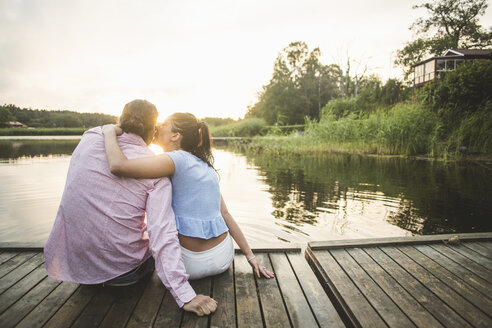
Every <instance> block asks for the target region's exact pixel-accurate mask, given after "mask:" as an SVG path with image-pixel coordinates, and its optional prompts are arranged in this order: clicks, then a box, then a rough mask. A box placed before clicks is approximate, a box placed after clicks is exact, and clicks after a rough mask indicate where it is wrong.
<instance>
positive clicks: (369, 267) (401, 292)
mask: <svg viewBox="0 0 492 328" xmlns="http://www.w3.org/2000/svg"><path fill="white" fill-rule="evenodd" d="M347 252H348V253H349V254H350V255H351V256H352V257H353V258H354V260H355V261H357V263H358V264H359V265H360V266H361V267H362V268H363V269H364V270H365V272H367V274H368V275H369V276H370V277H371V278H372V279H373V280H374V281H375V282H376V283H377V284H378V286H379V287H380V288H381V289H382V290H383V291H384V292H385V293H386V294H387V295H388V296H389V297H391V299H392V300H393V302H395V303H396V304H397V305H398V307H399V308H400V309H401V310H402V311H403V312H404V313H405V314H406V315H407V316H408V318H410V320H412V322H413V323H414V324H415V325H416V326H418V327H443V326H442V325H441V324H440V323H439V322H438V321H437V320H436V319H435V318H434V317H433V316H432V315H431V314H430V313H429V312H428V311H427V310H426V309H425V308H424V307H423V306H422V305H421V304H420V303H419V302H418V301H417V300H416V299H415V298H413V297H412V295H410V294H409V293H408V292H407V291H406V290H405V289H404V288H403V287H402V286H401V285H400V284H399V283H398V282H397V281H396V280H395V279H393V277H391V276H390V275H389V274H388V273H387V272H386V271H384V270H383V268H381V267H380V266H379V265H378V264H377V263H376V262H375V261H374V260H373V259H372V258H371V257H370V256H369V255H368V254H367V253H365V252H364V251H362V249H360V248H351V249H348V250H347Z"/></svg>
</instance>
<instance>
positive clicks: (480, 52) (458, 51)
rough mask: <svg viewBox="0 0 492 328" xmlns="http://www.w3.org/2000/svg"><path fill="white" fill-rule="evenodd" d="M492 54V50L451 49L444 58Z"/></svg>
mask: <svg viewBox="0 0 492 328" xmlns="http://www.w3.org/2000/svg"><path fill="white" fill-rule="evenodd" d="M490 54H492V49H449V50H447V51H446V52H445V53H444V56H448V55H451V56H454V55H465V56H466V55H471V56H476V55H490Z"/></svg>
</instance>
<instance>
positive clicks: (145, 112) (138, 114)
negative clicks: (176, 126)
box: [119, 99, 159, 142]
mask: <svg viewBox="0 0 492 328" xmlns="http://www.w3.org/2000/svg"><path fill="white" fill-rule="evenodd" d="M158 115H159V113H158V112H157V108H155V106H154V105H153V104H152V103H150V102H148V101H147V100H141V99H137V100H134V101H131V102H129V103H128V104H126V105H125V108H123V113H122V114H121V116H120V122H119V125H120V127H121V129H122V130H123V131H125V132H127V133H134V134H136V135H139V136H140V137H142V139H143V140H145V142H147V141H148V140H147V139H149V136H150V131H153V130H154V126H155V122H156V120H157V116H158Z"/></svg>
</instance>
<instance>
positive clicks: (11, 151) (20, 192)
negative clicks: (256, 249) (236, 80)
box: [0, 137, 492, 246]
mask: <svg viewBox="0 0 492 328" xmlns="http://www.w3.org/2000/svg"><path fill="white" fill-rule="evenodd" d="M77 143H78V140H73V139H70V138H66V137H57V139H56V140H50V139H49V138H43V139H38V138H36V139H35V140H33V139H32V138H21V139H18V140H10V139H8V138H0V186H1V188H0V241H41V242H43V241H45V240H46V238H47V237H48V234H49V232H50V229H51V226H52V224H53V221H54V218H55V215H56V211H57V208H58V204H59V201H60V199H61V195H62V192H63V187H64V184H65V178H66V174H67V171H68V165H69V162H70V154H71V153H72V151H73V149H74V148H75V147H76V145H77ZM152 149H153V150H154V151H156V152H160V149H159V148H158V147H154V146H153V147H152ZM214 154H215V159H216V167H217V169H218V170H219V173H220V178H221V179H220V185H221V189H222V193H223V195H224V199H225V200H226V203H227V205H228V207H229V210H230V211H231V213H232V214H233V216H234V217H235V218H236V220H237V221H238V222H239V224H240V226H241V227H242V229H243V231H244V233H245V235H246V236H247V238H248V240H250V242H251V243H252V244H254V245H257V246H259V245H267V244H272V243H288V242H294V243H304V242H306V241H310V240H328V239H342V238H366V237H389V236H404V235H410V234H412V233H414V234H435V233H451V232H479V231H492V220H491V219H492V215H491V213H492V183H491V182H492V181H491V180H492V171H491V170H490V169H489V168H487V167H485V166H480V165H477V164H474V163H468V164H467V163H447V164H446V163H442V162H429V161H422V160H408V159H400V158H373V157H361V156H355V155H329V156H328V155H327V156H318V157H298V156H283V157H274V156H264V155H255V154H250V153H235V152H231V151H228V150H225V149H216V150H215V152H214Z"/></svg>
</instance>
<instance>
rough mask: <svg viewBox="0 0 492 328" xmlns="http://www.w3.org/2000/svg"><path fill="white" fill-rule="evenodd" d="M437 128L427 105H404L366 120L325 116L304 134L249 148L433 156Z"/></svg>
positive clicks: (258, 142) (262, 141)
mask: <svg viewBox="0 0 492 328" xmlns="http://www.w3.org/2000/svg"><path fill="white" fill-rule="evenodd" d="M438 127H439V125H438V123H437V119H436V115H435V114H434V113H432V112H431V111H429V110H427V109H426V108H425V107H424V106H422V105H420V104H417V103H403V104H398V105H396V106H395V107H393V108H392V109H391V110H389V111H384V110H380V111H378V112H376V113H374V114H372V115H370V116H369V117H368V118H366V119H357V118H356V117H355V116H354V115H349V116H347V117H344V118H341V119H338V120H337V119H336V117H335V115H326V116H324V117H323V119H322V120H321V122H320V123H316V122H308V123H307V126H306V132H305V133H304V135H290V136H287V137H279V136H275V137H272V136H270V137H263V138H256V139H255V140H253V142H252V143H251V144H250V145H249V148H252V149H255V148H256V149H257V150H258V151H269V152H274V153H281V152H293V153H316V152H352V153H363V154H381V155H419V154H433V153H434V152H435V149H434V148H435V143H436V131H437V128H438Z"/></svg>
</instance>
